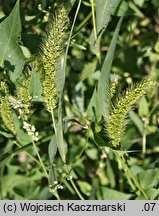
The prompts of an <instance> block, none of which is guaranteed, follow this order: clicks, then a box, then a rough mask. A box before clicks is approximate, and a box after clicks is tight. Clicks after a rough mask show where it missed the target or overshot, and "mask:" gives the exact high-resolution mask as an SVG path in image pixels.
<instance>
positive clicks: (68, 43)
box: [62, 0, 82, 71]
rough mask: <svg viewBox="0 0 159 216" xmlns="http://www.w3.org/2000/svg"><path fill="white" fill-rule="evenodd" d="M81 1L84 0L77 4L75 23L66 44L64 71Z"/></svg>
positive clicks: (80, 0)
mask: <svg viewBox="0 0 159 216" xmlns="http://www.w3.org/2000/svg"><path fill="white" fill-rule="evenodd" d="M81 2H82V0H79V2H78V6H77V9H76V13H75V16H74V20H73V23H72V26H71V31H70V34H69V38H68V41H67V46H66V51H65V58H64V63H63V68H62V70H63V71H65V68H66V63H67V54H68V49H69V46H70V43H71V38H72V34H73V30H74V27H75V22H76V19H77V15H78V12H79V9H80V6H81Z"/></svg>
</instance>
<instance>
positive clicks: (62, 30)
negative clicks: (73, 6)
mask: <svg viewBox="0 0 159 216" xmlns="http://www.w3.org/2000/svg"><path fill="white" fill-rule="evenodd" d="M68 24H69V20H68V15H67V11H66V9H65V7H64V6H63V5H62V6H59V8H58V11H57V13H56V14H55V16H54V17H53V20H51V21H50V23H49V24H48V28H47V33H46V36H45V38H44V42H43V45H42V64H43V68H44V80H43V83H42V85H43V94H44V99H45V103H46V107H47V110H48V111H50V112H51V110H52V109H54V108H55V107H56V105H57V102H58V92H57V88H56V81H55V80H56V72H57V68H58V66H59V64H60V57H61V54H62V51H63V48H64V46H65V42H66V36H67V34H66V32H67V29H68Z"/></svg>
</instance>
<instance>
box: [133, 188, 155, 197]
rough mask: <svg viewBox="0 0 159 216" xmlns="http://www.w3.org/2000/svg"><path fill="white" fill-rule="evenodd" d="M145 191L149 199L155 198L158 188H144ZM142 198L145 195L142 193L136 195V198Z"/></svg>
mask: <svg viewBox="0 0 159 216" xmlns="http://www.w3.org/2000/svg"><path fill="white" fill-rule="evenodd" d="M145 193H146V194H147V196H148V197H149V199H150V200H156V197H157V196H159V189H155V188H148V189H146V190H145ZM144 199H145V197H144V196H143V195H142V194H140V196H138V197H137V199H136V200H144Z"/></svg>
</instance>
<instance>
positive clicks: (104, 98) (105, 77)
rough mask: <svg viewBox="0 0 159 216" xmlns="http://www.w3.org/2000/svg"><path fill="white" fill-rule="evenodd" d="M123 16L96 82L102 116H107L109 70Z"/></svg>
mask: <svg viewBox="0 0 159 216" xmlns="http://www.w3.org/2000/svg"><path fill="white" fill-rule="evenodd" d="M122 20H123V18H122V17H121V18H120V20H119V22H118V24H117V27H116V29H115V32H114V35H113V38H112V41H111V44H110V47H109V50H108V53H107V55H106V57H105V60H104V63H103V66H102V69H101V75H100V78H99V83H98V96H97V97H98V103H99V104H100V106H99V107H100V112H101V115H103V116H105V117H106V116H108V113H109V105H110V102H109V101H110V92H109V90H110V71H111V66H112V62H113V57H114V52H115V48H116V43H117V38H118V34H119V30H120V26H121V22H122Z"/></svg>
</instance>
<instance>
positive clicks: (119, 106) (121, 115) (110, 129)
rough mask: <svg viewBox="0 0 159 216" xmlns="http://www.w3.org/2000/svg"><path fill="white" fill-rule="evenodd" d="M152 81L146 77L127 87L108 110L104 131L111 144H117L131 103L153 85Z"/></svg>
mask: <svg viewBox="0 0 159 216" xmlns="http://www.w3.org/2000/svg"><path fill="white" fill-rule="evenodd" d="M154 84H155V82H154V81H152V80H150V79H147V80H144V81H142V82H141V83H139V84H138V85H136V87H134V88H132V89H128V90H127V91H126V93H125V94H124V95H122V96H121V97H119V99H118V101H117V103H116V104H115V106H114V107H113V108H112V110H111V111H110V115H109V117H108V118H106V119H105V121H106V132H107V135H108V137H109V139H110V141H111V144H112V145H113V146H115V147H116V146H117V145H119V143H120V141H121V138H122V135H123V133H124V126H125V119H126V116H127V113H128V112H129V111H130V109H131V108H132V106H133V104H134V103H135V102H136V101H137V100H138V99H139V98H140V97H141V96H142V95H144V94H145V93H146V91H147V90H148V89H149V88H151V87H153V86H154Z"/></svg>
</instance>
